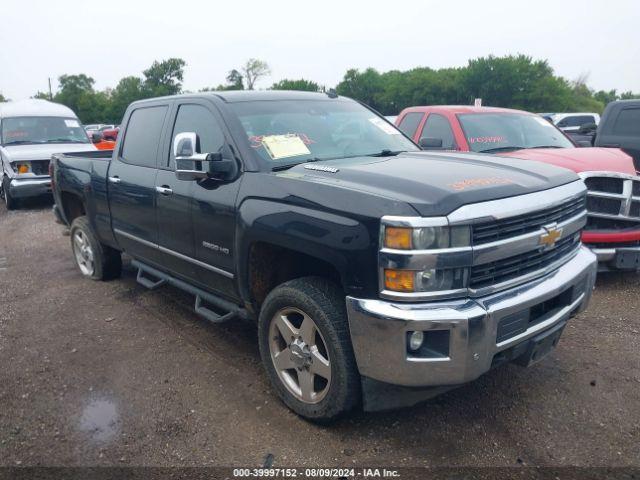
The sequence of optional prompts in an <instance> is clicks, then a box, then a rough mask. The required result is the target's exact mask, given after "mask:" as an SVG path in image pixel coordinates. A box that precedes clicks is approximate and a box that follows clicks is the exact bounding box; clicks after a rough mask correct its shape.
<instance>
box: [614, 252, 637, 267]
mask: <svg viewBox="0 0 640 480" xmlns="http://www.w3.org/2000/svg"><path fill="white" fill-rule="evenodd" d="M615 261H616V268H619V269H620V270H638V269H640V252H638V251H637V250H624V249H619V250H618V251H617V252H616V260H615Z"/></svg>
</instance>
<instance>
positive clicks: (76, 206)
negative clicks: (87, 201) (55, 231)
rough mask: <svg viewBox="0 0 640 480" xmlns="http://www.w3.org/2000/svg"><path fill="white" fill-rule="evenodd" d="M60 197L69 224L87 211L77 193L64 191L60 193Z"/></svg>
mask: <svg viewBox="0 0 640 480" xmlns="http://www.w3.org/2000/svg"><path fill="white" fill-rule="evenodd" d="M60 198H61V200H62V209H63V211H64V216H65V218H66V219H67V221H68V222H69V224H71V222H73V220H74V219H76V218H78V217H80V216H82V215H85V214H86V213H87V211H86V209H85V208H84V202H83V201H82V199H81V198H80V197H78V196H77V195H75V194H73V193H69V192H62V193H61V194H60Z"/></svg>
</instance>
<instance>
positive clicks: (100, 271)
mask: <svg viewBox="0 0 640 480" xmlns="http://www.w3.org/2000/svg"><path fill="white" fill-rule="evenodd" d="M69 237H70V238H71V251H72V252H73V257H74V259H75V261H76V265H77V266H78V268H79V269H80V272H81V273H82V275H84V276H85V277H88V278H91V279H92V280H111V279H113V278H117V277H119V276H120V274H121V273H122V257H121V255H120V252H118V251H117V250H114V249H113V248H111V247H107V246H106V245H103V244H101V243H100V242H99V241H98V238H97V237H96V235H95V233H94V232H93V229H92V228H91V226H90V225H89V220H88V219H87V217H85V216H82V217H77V218H76V219H75V220H73V222H72V223H71V230H70V233H69Z"/></svg>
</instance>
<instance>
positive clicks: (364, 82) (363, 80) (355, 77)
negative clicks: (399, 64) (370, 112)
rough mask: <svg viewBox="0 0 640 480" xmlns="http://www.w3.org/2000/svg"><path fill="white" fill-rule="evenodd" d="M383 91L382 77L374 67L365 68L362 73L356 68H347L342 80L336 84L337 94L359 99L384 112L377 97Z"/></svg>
mask: <svg viewBox="0 0 640 480" xmlns="http://www.w3.org/2000/svg"><path fill="white" fill-rule="evenodd" d="M383 91H384V84H383V78H382V76H381V75H380V73H378V71H377V70H376V69H374V68H367V69H366V70H365V71H364V72H362V73H361V72H360V71H359V70H357V69H350V70H347V73H345V75H344V78H343V79H342V81H341V82H340V83H339V84H338V85H337V86H336V92H337V93H338V94H339V95H344V96H347V97H351V98H354V99H356V100H360V101H361V102H364V103H366V104H367V105H369V106H371V107H372V108H375V109H376V110H380V111H383V113H384V110H383V109H381V108H380V107H381V106H382V105H381V103H380V102H379V99H378V98H377V97H378V96H379V95H380V94H381V93H382V92H383Z"/></svg>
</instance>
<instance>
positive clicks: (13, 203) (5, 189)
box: [2, 175, 18, 210]
mask: <svg viewBox="0 0 640 480" xmlns="http://www.w3.org/2000/svg"><path fill="white" fill-rule="evenodd" d="M2 196H3V197H4V202H5V203H6V205H7V210H15V209H16V208H18V199H17V198H14V197H12V196H11V192H10V191H9V180H8V177H7V176H6V175H5V176H4V178H3V179H2Z"/></svg>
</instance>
